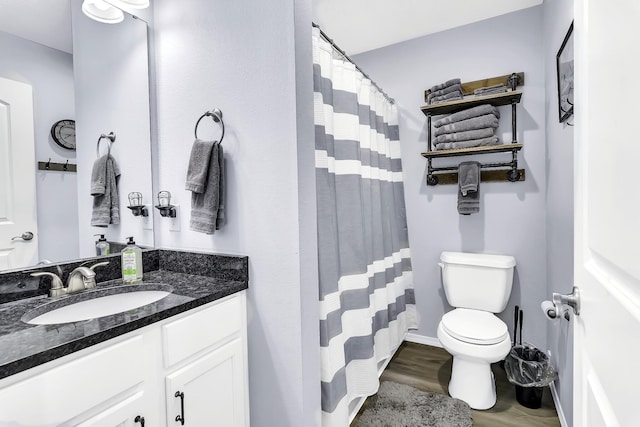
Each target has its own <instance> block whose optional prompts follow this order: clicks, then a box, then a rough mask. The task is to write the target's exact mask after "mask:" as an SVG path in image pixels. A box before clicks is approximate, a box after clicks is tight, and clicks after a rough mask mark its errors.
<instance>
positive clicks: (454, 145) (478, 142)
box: [435, 136, 500, 150]
mask: <svg viewBox="0 0 640 427" xmlns="http://www.w3.org/2000/svg"><path fill="white" fill-rule="evenodd" d="M487 145H500V138H498V137H497V136H492V137H491V138H482V139H470V140H468V141H459V142H443V143H442V144H436V146H435V148H436V150H457V149H460V148H472V147H484V146H487Z"/></svg>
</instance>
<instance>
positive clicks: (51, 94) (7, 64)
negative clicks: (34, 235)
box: [0, 31, 78, 261]
mask: <svg viewBox="0 0 640 427" xmlns="http://www.w3.org/2000/svg"><path fill="white" fill-rule="evenodd" d="M0 56H1V57H2V60H1V61H0V76H2V77H5V78H8V79H12V80H17V81H20V82H24V83H28V84H30V85H31V86H32V87H33V106H34V108H33V110H34V136H35V156H36V158H35V159H34V162H35V161H43V162H46V161H47V160H48V159H49V158H51V161H52V162H58V163H65V162H66V161H67V160H69V163H75V162H76V152H75V151H70V150H66V149H64V148H62V147H59V146H58V145H56V143H55V142H54V141H53V139H52V138H51V135H50V131H51V126H52V125H53V124H54V123H55V122H57V121H58V120H62V119H73V118H75V111H74V99H73V89H74V84H73V58H72V56H71V55H70V54H68V53H66V52H62V51H59V50H56V49H52V48H49V47H46V46H43V45H41V44H38V43H34V42H32V41H29V40H25V39H22V38H20V37H16V36H14V35H12V34H8V33H5V32H1V31H0ZM76 187H77V178H76V174H74V173H65V172H55V171H37V172H36V203H37V214H38V228H39V230H38V234H39V242H40V243H39V245H40V246H39V248H38V251H39V254H38V256H39V258H40V259H48V260H51V261H61V260H68V259H73V258H78V245H77V243H76V242H77V241H78V227H77V224H78V211H77V204H78V202H77V188H76ZM61 242H64V244H63V245H61V244H60V243H61Z"/></svg>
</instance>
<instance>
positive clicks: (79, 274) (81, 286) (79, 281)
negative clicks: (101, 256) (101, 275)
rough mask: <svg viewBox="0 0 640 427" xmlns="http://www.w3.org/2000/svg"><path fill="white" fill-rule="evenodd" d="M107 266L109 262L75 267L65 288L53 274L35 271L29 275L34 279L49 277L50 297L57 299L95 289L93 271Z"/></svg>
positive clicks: (94, 274)
mask: <svg viewBox="0 0 640 427" xmlns="http://www.w3.org/2000/svg"><path fill="white" fill-rule="evenodd" d="M107 264H109V261H104V262H98V263H96V264H94V265H92V266H91V267H84V266H80V267H76V268H75V269H73V271H71V273H70V274H69V278H68V279H67V286H66V287H64V285H63V284H62V279H60V277H59V276H58V275H57V274H55V273H49V272H48V271H37V272H35V273H31V275H32V276H34V277H39V276H50V277H51V290H50V291H49V296H50V297H59V296H62V295H66V294H75V293H77V292H82V291H84V290H86V289H93V288H95V287H96V272H95V271H94V269H95V268H96V267H102V266H104V265H107Z"/></svg>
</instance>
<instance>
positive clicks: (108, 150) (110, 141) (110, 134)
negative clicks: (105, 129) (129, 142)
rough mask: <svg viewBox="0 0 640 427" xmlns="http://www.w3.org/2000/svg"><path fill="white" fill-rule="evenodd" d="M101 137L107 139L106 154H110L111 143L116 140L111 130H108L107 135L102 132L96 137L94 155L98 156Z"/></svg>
mask: <svg viewBox="0 0 640 427" xmlns="http://www.w3.org/2000/svg"><path fill="white" fill-rule="evenodd" d="M103 139H107V140H108V141H107V144H108V145H109V148H108V149H107V154H108V155H110V154H111V145H112V144H113V143H114V142H116V134H115V133H113V132H109V135H105V134H104V133H103V134H102V135H100V138H98V143H97V144H96V156H97V157H100V141H102V140H103Z"/></svg>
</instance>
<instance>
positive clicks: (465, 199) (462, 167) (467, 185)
mask: <svg viewBox="0 0 640 427" xmlns="http://www.w3.org/2000/svg"><path fill="white" fill-rule="evenodd" d="M477 212H480V163H478V162H462V163H460V164H459V165H458V213H459V214H460V215H470V214H472V213H477Z"/></svg>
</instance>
